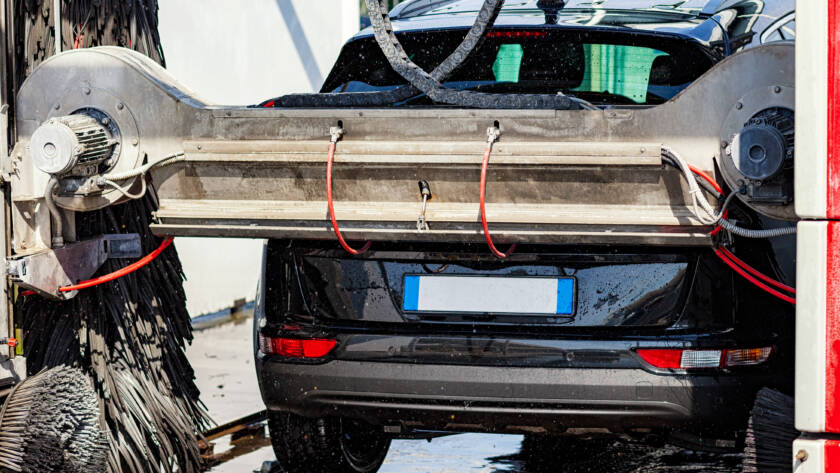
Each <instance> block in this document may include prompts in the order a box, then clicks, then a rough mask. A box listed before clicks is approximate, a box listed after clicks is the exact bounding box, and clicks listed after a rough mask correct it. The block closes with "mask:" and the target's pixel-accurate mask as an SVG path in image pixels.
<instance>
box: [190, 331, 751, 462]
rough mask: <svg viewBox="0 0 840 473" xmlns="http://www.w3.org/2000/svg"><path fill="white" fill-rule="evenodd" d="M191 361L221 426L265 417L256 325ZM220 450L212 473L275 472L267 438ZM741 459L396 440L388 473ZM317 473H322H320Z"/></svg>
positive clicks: (225, 334)
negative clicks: (256, 362) (253, 337)
mask: <svg viewBox="0 0 840 473" xmlns="http://www.w3.org/2000/svg"><path fill="white" fill-rule="evenodd" d="M195 335H196V339H195V342H194V343H193V345H192V346H191V347H189V349H188V350H187V356H188V357H189V358H190V361H191V362H192V364H193V367H194V368H195V369H196V376H197V383H198V385H199V388H200V389H201V393H202V400H203V401H204V403H205V404H206V405H207V407H208V409H209V411H210V414H211V415H212V416H213V418H214V419H215V420H216V421H217V422H218V423H225V422H229V421H232V420H234V419H237V418H240V417H244V416H245V415H248V414H252V413H254V412H257V411H260V410H263V409H264V408H265V407H264V405H263V404H262V400H261V399H260V394H259V388H258V386H257V382H256V374H255V372H254V363H253V359H252V356H253V355H252V351H251V350H252V341H251V320H250V319H244V320H241V321H239V323H229V324H225V325H222V326H219V327H214V328H210V329H206V330H200V331H197V332H196V334H195ZM214 443H215V453H216V454H217V455H219V456H220V459H222V460H225V461H224V463H221V464H219V465H217V466H215V467H214V468H212V469H211V470H210V471H211V472H212V473H250V472H252V471H256V472H261V473H262V472H271V473H276V471H272V470H276V469H274V468H271V462H273V460H274V453H273V451H272V450H271V446H270V445H269V443H268V440H267V439H266V438H256V439H254V438H252V439H244V440H242V441H239V442H236V443H234V444H233V445H232V444H231V442H230V438H222V439H219V440H217V441H216V442H214ZM740 469H741V468H740V457H739V456H738V455H732V454H730V455H720V454H709V453H700V452H694V451H690V450H686V449H683V448H679V447H676V446H671V445H650V444H647V443H645V442H643V441H641V440H634V439H631V438H615V437H604V436H592V437H587V438H574V437H567V438H561V439H550V440H547V439H542V440H538V441H532V440H525V438H524V437H523V436H521V435H492V434H461V435H452V436H448V437H441V438H437V439H434V440H432V441H431V442H427V441H425V440H395V441H394V442H393V443H392V444H391V450H390V452H389V454H388V456H387V458H386V459H385V463H384V464H383V466H382V469H381V470H380V472H382V473H461V472H476V473H495V472H499V473H501V472H505V473H549V472H550V473H687V472H697V473H700V472H702V473H736V472H739V471H740ZM313 473H314V472H313Z"/></svg>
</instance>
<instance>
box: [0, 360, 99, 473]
mask: <svg viewBox="0 0 840 473" xmlns="http://www.w3.org/2000/svg"><path fill="white" fill-rule="evenodd" d="M107 448H108V444H107V439H106V436H105V433H104V432H103V431H102V429H101V427H100V424H99V400H98V397H97V395H96V392H95V391H94V390H93V386H92V385H91V383H90V381H89V379H88V377H87V376H86V375H85V374H84V373H83V372H82V371H81V370H79V369H76V368H71V367H68V366H64V365H62V366H57V367H55V368H52V369H49V370H44V371H41V372H40V373H38V374H36V375H34V376H31V377H29V378H27V379H25V380H24V381H23V382H21V383H20V384H18V385H17V386H16V387H15V389H14V390H13V391H12V392H11V394H10V395H9V397H8V398H7V399H6V402H5V403H4V404H3V408H2V411H0V469H2V470H3V471H16V472H23V473H30V472H31V473H35V472H38V473H53V472H55V473H59V472H66V473H101V472H104V471H105V465H106V459H107Z"/></svg>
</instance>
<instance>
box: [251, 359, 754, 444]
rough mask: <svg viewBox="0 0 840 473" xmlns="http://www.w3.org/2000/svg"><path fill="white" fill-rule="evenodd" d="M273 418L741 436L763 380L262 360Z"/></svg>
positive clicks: (483, 428) (463, 427)
mask: <svg viewBox="0 0 840 473" xmlns="http://www.w3.org/2000/svg"><path fill="white" fill-rule="evenodd" d="M258 371H259V380H260V384H261V390H262V393H263V399H264V401H265V403H266V406H267V407H268V409H269V410H272V411H291V412H294V413H297V414H300V415H304V416H310V417H319V416H329V415H335V416H346V417H357V418H363V419H365V420H367V421H368V422H372V423H378V424H383V425H402V426H403V427H405V428H414V429H440V430H457V431H490V432H517V431H519V432H562V431H565V430H566V429H567V428H606V429H610V430H612V431H624V430H628V429H634V428H669V427H680V428H683V429H689V430H703V431H710V430H713V431H729V430H737V429H743V428H744V426H745V425H746V419H747V416H748V413H749V410H750V408H751V405H752V402H753V399H754V396H755V392H756V391H757V390H758V389H759V388H760V387H761V386H763V385H766V384H768V383H770V382H771V377H770V376H769V375H767V374H761V373H759V374H756V373H751V374H745V373H739V374H738V375H729V374H726V375H722V374H721V375H717V376H715V375H660V374H655V373H651V372H648V371H645V370H643V369H592V368H585V369H581V368H522V367H501V366H469V365H425V364H423V365H418V364H408V363H388V362H365V361H343V360H336V361H331V362H328V363H325V364H320V365H301V364H289V363H284V362H278V361H272V360H271V359H266V360H259V361H258Z"/></svg>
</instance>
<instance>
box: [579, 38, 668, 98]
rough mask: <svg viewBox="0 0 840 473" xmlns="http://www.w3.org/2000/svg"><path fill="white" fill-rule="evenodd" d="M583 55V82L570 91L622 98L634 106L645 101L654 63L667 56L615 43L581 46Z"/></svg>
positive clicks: (642, 48)
mask: <svg viewBox="0 0 840 473" xmlns="http://www.w3.org/2000/svg"><path fill="white" fill-rule="evenodd" d="M583 52H584V54H585V56H586V68H585V69H584V73H583V81H582V82H581V84H580V86H579V87H577V88H575V89H572V90H573V91H578V92H581V91H582V92H606V93H610V94H614V95H622V96H624V97H628V98H629V99H631V100H633V101H634V102H636V103H645V102H646V100H647V92H648V85H649V81H650V71H651V69H652V68H653V62H654V60H656V58H657V57H659V56H667V55H668V54H667V53H664V52H662V51H658V50H656V49H652V48H645V47H639V46H624V45H616V44H584V45H583Z"/></svg>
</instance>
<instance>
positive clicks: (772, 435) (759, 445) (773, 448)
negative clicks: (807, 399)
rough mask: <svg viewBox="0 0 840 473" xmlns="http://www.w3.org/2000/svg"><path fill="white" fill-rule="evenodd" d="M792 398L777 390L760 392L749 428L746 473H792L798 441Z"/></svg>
mask: <svg viewBox="0 0 840 473" xmlns="http://www.w3.org/2000/svg"><path fill="white" fill-rule="evenodd" d="M793 419H794V402H793V398H792V397H791V396H788V395H786V394H784V393H781V392H779V391H776V390H774V389H769V388H763V389H762V390H761V391H759V392H758V394H757V395H756V399H755V406H754V407H753V410H752V415H751V416H750V421H749V425H748V426H747V437H746V441H745V447H744V467H743V470H742V472H743V473H789V472H790V468H791V466H790V465H791V461H792V458H793V441H794V440H795V439H796V438H797V437H799V431H797V430H796V428H795V427H794V420H793Z"/></svg>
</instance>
